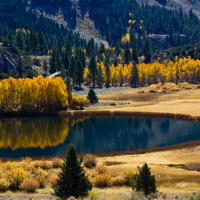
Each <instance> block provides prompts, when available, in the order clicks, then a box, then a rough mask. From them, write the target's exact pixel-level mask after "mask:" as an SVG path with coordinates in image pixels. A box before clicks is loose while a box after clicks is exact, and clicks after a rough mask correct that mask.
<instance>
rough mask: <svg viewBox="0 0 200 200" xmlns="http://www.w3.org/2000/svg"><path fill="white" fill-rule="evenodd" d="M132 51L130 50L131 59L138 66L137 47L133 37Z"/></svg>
mask: <svg viewBox="0 0 200 200" xmlns="http://www.w3.org/2000/svg"><path fill="white" fill-rule="evenodd" d="M132 49H133V50H132V54H131V58H132V60H133V61H134V62H135V63H136V64H138V63H139V60H138V45H137V41H136V39H135V37H134V39H133V46H132Z"/></svg>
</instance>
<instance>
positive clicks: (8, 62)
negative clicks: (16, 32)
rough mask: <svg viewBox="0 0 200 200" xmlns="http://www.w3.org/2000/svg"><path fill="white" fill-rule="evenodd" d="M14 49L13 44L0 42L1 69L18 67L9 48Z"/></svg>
mask: <svg viewBox="0 0 200 200" xmlns="http://www.w3.org/2000/svg"><path fill="white" fill-rule="evenodd" d="M13 49H15V47H14V46H13V45H10V44H6V45H5V44H3V43H0V70H2V71H4V70H6V69H9V70H12V69H16V62H15V60H14V58H13V56H12V54H11V53H10V52H9V50H13Z"/></svg>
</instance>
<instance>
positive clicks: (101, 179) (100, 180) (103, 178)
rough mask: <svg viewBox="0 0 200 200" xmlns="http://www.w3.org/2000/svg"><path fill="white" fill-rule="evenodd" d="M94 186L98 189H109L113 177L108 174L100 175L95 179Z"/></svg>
mask: <svg viewBox="0 0 200 200" xmlns="http://www.w3.org/2000/svg"><path fill="white" fill-rule="evenodd" d="M94 185H95V186H96V187H108V186H109V185H111V176H110V174H108V173H102V174H98V175H97V176H96V178H95V181H94Z"/></svg>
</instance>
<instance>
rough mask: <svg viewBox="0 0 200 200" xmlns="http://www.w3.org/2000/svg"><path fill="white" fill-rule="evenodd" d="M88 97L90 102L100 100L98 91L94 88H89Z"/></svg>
mask: <svg viewBox="0 0 200 200" xmlns="http://www.w3.org/2000/svg"><path fill="white" fill-rule="evenodd" d="M87 99H88V100H89V101H90V103H97V102H98V98H97V96H96V93H95V91H94V90H93V89H90V90H89V92H88V96H87Z"/></svg>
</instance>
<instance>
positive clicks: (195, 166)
mask: <svg viewBox="0 0 200 200" xmlns="http://www.w3.org/2000/svg"><path fill="white" fill-rule="evenodd" d="M183 169H186V170H189V171H198V172H200V163H198V162H193V163H187V164H185V165H183Z"/></svg>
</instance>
